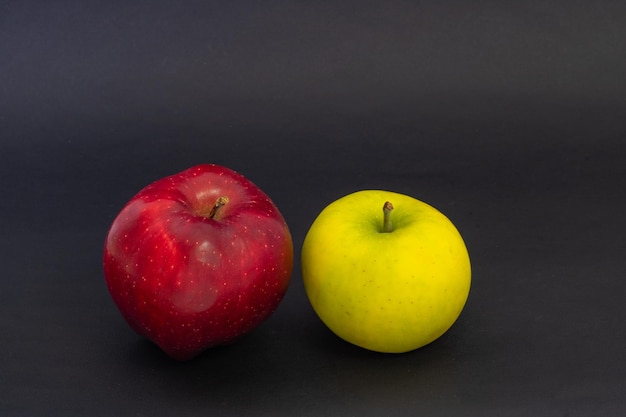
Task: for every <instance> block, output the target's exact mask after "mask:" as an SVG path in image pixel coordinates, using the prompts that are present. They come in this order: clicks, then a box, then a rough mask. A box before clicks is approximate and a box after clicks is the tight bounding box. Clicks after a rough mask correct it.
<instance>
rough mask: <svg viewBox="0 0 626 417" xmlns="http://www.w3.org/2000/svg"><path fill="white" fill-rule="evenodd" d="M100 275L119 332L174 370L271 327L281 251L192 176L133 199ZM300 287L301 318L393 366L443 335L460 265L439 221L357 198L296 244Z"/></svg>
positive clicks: (416, 208) (247, 186)
mask: <svg viewBox="0 0 626 417" xmlns="http://www.w3.org/2000/svg"><path fill="white" fill-rule="evenodd" d="M393 207H395V209H394V208H393ZM392 210H393V211H392ZM103 263H104V275H105V278H106V282H107V286H108V289H109V292H110V293H111V296H112V298H113V300H114V302H115V304H116V305H117V307H118V308H119V310H120V312H121V313H122V315H123V317H124V318H125V319H126V321H127V322H128V324H129V325H130V326H131V328H132V329H133V330H135V331H136V332H137V333H138V334H140V335H142V336H144V337H146V338H148V339H149V340H152V341H153V342H154V343H156V344H157V345H158V346H159V347H160V348H161V349H162V350H163V351H164V352H165V353H167V354H168V355H169V356H171V357H172V358H174V359H177V360H188V359H191V358H193V357H195V356H197V355H198V354H200V353H201V352H202V351H204V350H206V349H208V348H210V347H212V346H216V345H222V344H228V343H231V342H233V341H235V340H237V339H238V338H240V337H241V336H243V335H245V334H246V333H248V332H250V331H251V330H252V329H254V328H255V327H257V326H258V325H259V324H260V323H262V322H263V321H264V320H265V319H266V318H267V317H269V315H270V314H272V312H273V311H274V310H275V309H276V307H277V306H278V304H279V303H280V301H281V300H282V298H283V297H284V295H285V292H286V290H287V287H288V284H289V280H290V277H291V273H292V269H293V243H292V239H291V235H290V232H289V228H288V226H287V224H286V222H285V220H284V218H283V217H282V215H281V213H280V212H279V210H278V208H277V207H276V206H275V205H274V203H273V202H272V201H271V200H270V198H269V197H268V196H267V195H266V194H265V193H263V191H261V190H260V189H259V188H258V187H257V186H256V185H254V184H253V183H252V182H250V181H249V180H248V179H246V178H244V177H243V176H242V175H241V174H239V173H236V172H234V171H232V170H230V169H228V168H225V167H221V166H218V165H211V164H206V165H198V166H195V167H192V168H190V169H188V170H185V171H183V172H181V173H178V174H176V175H172V176H170V177H166V178H163V179H161V180H158V181H156V182H154V183H152V184H150V185H148V186H147V187H145V188H144V189H142V190H141V191H140V192H139V193H138V194H137V195H135V196H134V197H133V198H132V199H131V200H130V201H129V202H128V203H127V204H126V206H125V207H124V208H123V209H122V211H121V212H120V213H119V214H118V216H117V217H116V219H115V220H114V221H113V224H112V225H111V228H110V230H109V232H108V234H107V237H106V241H105V248H104V260H103ZM302 277H303V280H304V285H305V289H306V292H307V295H308V297H309V300H310V302H311V305H312V306H313V308H314V310H315V311H316V313H317V314H318V315H319V317H320V318H321V319H322V321H323V322H324V323H325V324H326V325H327V326H328V327H329V328H330V329H331V330H332V331H333V332H335V333H336V334H337V335H338V336H340V337H341V338H343V339H345V340H347V341H349V342H351V343H354V344H356V345H358V346H361V347H364V348H366V349H370V350H376V351H381V352H406V351H409V350H413V349H416V348H418V347H420V346H423V345H425V344H427V343H430V342H432V341H433V340H435V339H436V338H438V337H439V336H441V335H442V334H443V333H444V332H445V331H446V330H447V329H448V328H449V327H450V326H451V325H452V324H453V323H454V321H455V320H456V318H457V317H458V315H459V314H460V313H461V310H462V308H463V306H464V304H465V301H466V299H467V296H468V293H469V287H470V263H469V256H468V254H467V250H466V248H465V244H464V243H463V240H462V238H461V236H460V234H459V233H458V231H457V230H456V228H455V227H454V226H453V225H452V223H451V222H450V221H449V220H448V219H447V218H446V217H445V216H444V215H443V214H441V213H440V212H438V211H437V210H435V209H434V208H432V207H431V206H428V205H426V204H425V203H422V202H420V201H418V200H415V199H413V198H411V197H408V196H405V195H402V194H397V193H391V192H388V191H378V190H368V191H360V192H357V193H354V194H350V195H348V196H345V197H343V198H341V199H339V200H337V201H335V202H334V203H332V204H330V205H329V206H328V207H326V208H325V209H324V210H323V211H322V212H321V213H320V215H319V216H318V218H317V219H316V220H315V222H314V223H313V225H312V226H311V228H310V230H309V232H308V234H307V236H306V238H305V240H304V243H303V247H302Z"/></svg>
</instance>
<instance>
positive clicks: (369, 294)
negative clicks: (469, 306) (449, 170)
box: [302, 190, 471, 353]
mask: <svg viewBox="0 0 626 417" xmlns="http://www.w3.org/2000/svg"><path fill="white" fill-rule="evenodd" d="M387 202H390V203H391V206H388V205H387V204H386V203H387ZM384 206H387V209H386V210H383V207H384ZM385 211H387V213H386V214H385ZM385 217H387V221H385ZM302 277H303V280H304V286H305V290H306V293H307V296H308V298H309V301H310V302H311V305H312V307H313V309H314V310H315V312H316V313H317V315H318V316H319V317H320V319H321V320H322V321H323V322H324V323H325V324H326V325H327V326H328V327H329V328H330V330H332V331H333V332H334V333H335V334H336V335H338V336H339V337H341V338H343V339H344V340H346V341H348V342H350V343H353V344H355V345H357V346H360V347H363V348H365V349H369V350H373V351H378V352H389V353H401V352H407V351H411V350H414V349H417V348H419V347H421V346H424V345H426V344H428V343H430V342H432V341H434V340H435V339H437V338H438V337H440V336H441V335H442V334H444V333H445V332H446V331H447V330H448V329H449V328H450V327H451V326H452V324H453V323H454V322H455V321H456V319H457V318H458V316H459V315H460V313H461V311H462V309H463V307H464V305H465V302H466V300H467V298H468V295H469V290H470V281H471V268H470V259H469V255H468V252H467V248H466V246H465V243H464V241H463V239H462V238H461V235H460V234H459V232H458V230H457V229H456V228H455V226H454V225H453V224H452V223H451V222H450V220H448V218H446V216H444V215H443V214H442V213H441V212H439V211H438V210H436V209H435V208H433V207H431V206H430V205H428V204H426V203H423V202H421V201H419V200H417V199H415V198H412V197H410V196H406V195H403V194H398V193H393V192H389V191H383V190H365V191H359V192H356V193H353V194H349V195H347V196H345V197H343V198H340V199H339V200H337V201H335V202H333V203H331V204H330V205H328V206H327V207H326V208H325V209H324V210H323V211H322V212H321V213H320V214H319V216H318V217H317V218H316V219H315V221H314V222H313V224H312V226H311V228H310V230H309V231H308V233H307V235H306V237H305V240H304V244H303V247H302Z"/></svg>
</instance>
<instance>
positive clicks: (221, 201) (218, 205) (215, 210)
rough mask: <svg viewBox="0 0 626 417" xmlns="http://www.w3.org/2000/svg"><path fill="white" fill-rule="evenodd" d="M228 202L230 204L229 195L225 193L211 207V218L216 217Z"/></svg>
mask: <svg viewBox="0 0 626 417" xmlns="http://www.w3.org/2000/svg"><path fill="white" fill-rule="evenodd" d="M226 204H228V197H226V196H225V195H223V196H221V197H220V198H218V199H217V201H216V202H215V205H214V206H213V208H212V209H211V212H210V213H209V219H212V218H214V217H215V216H216V215H217V213H218V212H219V211H220V209H221V208H222V207H224V206H225V205H226Z"/></svg>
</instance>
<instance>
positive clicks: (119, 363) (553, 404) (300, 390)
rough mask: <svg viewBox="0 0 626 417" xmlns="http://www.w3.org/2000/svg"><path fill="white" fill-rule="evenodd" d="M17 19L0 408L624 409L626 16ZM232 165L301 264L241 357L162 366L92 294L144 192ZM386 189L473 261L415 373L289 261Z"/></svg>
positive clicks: (2, 112)
mask: <svg viewBox="0 0 626 417" xmlns="http://www.w3.org/2000/svg"><path fill="white" fill-rule="evenodd" d="M116 3H117V2H97V1H85V2H36V1H21V2H13V1H9V2H5V3H3V5H2V6H0V39H1V40H0V51H1V52H2V57H3V58H2V60H0V79H1V80H2V82H1V83H0V138H1V141H0V178H1V185H0V191H1V195H2V199H0V223H1V227H0V233H1V236H2V238H1V239H0V248H1V250H0V262H1V265H2V278H1V281H0V283H1V288H0V306H1V307H0V308H1V312H2V314H1V315H0V334H1V335H2V338H1V341H0V370H1V374H2V377H0V414H2V415H3V416H9V417H25V416H85V415H88V416H112V415H115V416H153V417H158V416H172V415H180V416H205V415H222V416H227V415H237V416H242V415H257V416H282V415H285V416H296V415H297V416H320V415H327V416H369V415H371V416H416V415H428V416H463V415H472V416H477V415H479V416H500V417H501V416H531V415H532V416H617V415H624V413H626V399H625V397H624V395H623V394H624V392H626V357H625V355H626V354H625V350H624V346H625V345H626V326H624V318H625V313H626V310H625V308H624V295H625V293H626V280H625V279H624V277H625V276H626V260H625V258H626V256H625V253H626V252H625V250H626V243H625V238H624V232H625V231H626V220H625V216H624V213H625V209H626V191H625V187H624V179H625V174H626V168H625V165H624V161H625V157H626V141H625V134H626V117H625V115H626V99H625V97H626V83H625V79H626V78H625V77H624V74H625V73H626V56H625V55H624V50H625V48H626V3H619V2H611V1H604V0H600V1H596V2H565V1H560V2H548V3H546V2H540V1H534V0H531V1H526V2H524V3H523V4H521V3H520V4H517V3H515V4H513V3H512V4H511V5H507V4H505V3H503V2H501V3H497V2H473V3H475V4H471V2H470V3H468V2H434V1H422V2H402V1H395V0H392V1H390V2H358V3H357V2H345V3H344V2H340V3H339V4H335V3H332V4H331V3H316V4H312V3H311V4H304V2H287V1H270V2H232V3H233V4H224V3H225V2H200V1H182V2H168V1H163V0H158V1H156V2H126V3H124V4H121V3H119V4H116ZM204 162H212V163H217V164H222V165H225V166H228V167H230V168H232V169H235V170H237V171H239V172H241V173H243V174H244V175H245V176H247V177H248V178H250V179H251V180H252V181H253V182H255V183H257V184H258V185H259V186H260V187H261V188H262V189H263V190H264V191H265V192H266V193H267V194H268V195H270V196H271V198H272V199H273V200H274V202H275V203H276V204H277V206H278V207H279V208H280V210H281V212H282V213H283V215H284V216H285V218H286V220H287V222H288V223H289V226H290V228H291V232H292V234H293V239H294V248H295V253H296V259H295V268H294V272H293V276H292V279H291V284H290V287H289V290H288V292H287V295H286V297H285V298H284V300H283V302H282V303H281V304H280V306H279V308H278V309H277V311H276V312H275V313H274V314H273V315H272V316H271V317H270V318H269V319H268V320H267V321H266V322H264V323H263V324H262V325H261V326H260V327H259V328H257V329H256V330H255V331H253V332H252V333H251V334H249V335H248V336H247V337H245V338H244V339H242V340H241V341H239V342H238V343H236V344H234V345H232V346H228V347H223V348H215V349H212V350H210V351H207V352H206V353H204V354H203V355H201V356H200V357H198V358H196V359H195V360H193V361H190V362H185V363H178V362H174V361H172V360H170V359H169V358H168V357H166V356H165V355H164V354H163V353H161V352H160V351H159V350H158V349H157V348H155V347H154V346H153V345H152V344H151V343H150V342H147V341H145V340H143V339H141V338H140V337H139V336H137V335H135V334H134V333H133V332H132V331H131V330H130V328H129V327H128V326H127V324H126V323H125V322H124V320H123V319H122V317H121V315H120V314H119V312H118V311H117V309H116V307H115V305H114V304H113V302H112V300H111V298H110V296H109V294H108V291H107V288H106V285H105V283H104V278H103V273H102V265H101V257H102V248H103V242H104V236H105V234H106V232H107V230H108V227H109V226H110V224H111V222H112V220H113V218H114V217H115V215H116V214H117V213H118V212H119V210H120V209H121V207H122V206H123V205H124V204H125V203H126V201H128V200H129V199H130V198H131V197H132V196H133V195H134V194H135V193H136V192H137V191H138V190H139V189H141V188H142V187H143V186H145V185H147V184H148V183H150V182H152V181H154V180H156V179H158V178H160V177H163V176H166V175H169V174H173V173H175V172H178V171H181V170H183V169H185V168H187V167H190V166H192V165H195V164H198V163H204ZM367 188H382V189H389V190H393V191H397V192H402V193H405V194H409V195H412V196H414V197H416V198H419V199H421V200H423V201H426V202H428V203H430V204H432V205H433V206H435V207H437V208H438V209H439V210H441V211H442V212H444V213H445V214H446V215H447V216H448V217H449V218H450V219H451V220H452V221H453V222H454V223H455V224H456V226H457V227H458V229H459V230H460V231H461V233H462V235H463V237H464V239H465V241H466V243H467V246H468V249H469V252H470V256H471V259H472V267H473V271H472V272H473V276H472V279H473V281H472V289H471V293H470V297H469V300H468V303H467V305H466V307H465V309H464V311H463V313H462V315H461V316H460V318H459V320H458V321H457V322H456V323H455V325H454V326H453V327H452V328H451V329H450V331H448V332H447V333H446V334H445V335H444V336H442V337H441V338H440V339H438V340H437V341H435V342H434V343H432V344H430V345H428V346H426V347H424V348H421V349H418V350H416V351H413V352H410V353H407V354H401V355H385V354H378V353H373V352H368V351H365V350H363V349H360V348H357V347H354V346H352V345H349V344H348V343H345V342H343V341H342V340H340V339H339V338H337V337H336V336H334V335H333V334H332V333H331V332H330V331H329V330H328V329H327V328H326V327H325V326H324V325H323V324H322V323H321V321H320V320H319V319H318V318H317V316H316V315H315V313H314V312H313V311H312V309H311V307H310V305H309V303H308V300H307V298H306V295H305V293H304V289H303V285H302V276H301V273H300V255H299V254H300V249H301V246H302V241H303V239H304V235H305V233H306V231H307V230H308V227H309V226H310V224H311V223H312V221H313V220H314V218H315V217H316V215H317V214H318V213H319V211H320V210H321V209H322V208H323V207H324V206H325V205H327V204H328V203H330V202H331V201H333V200H334V199H336V198H338V197H341V196H343V195H345V194H347V193H350V192H352V191H356V190H360V189H367Z"/></svg>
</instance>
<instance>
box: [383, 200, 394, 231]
mask: <svg viewBox="0 0 626 417" xmlns="http://www.w3.org/2000/svg"><path fill="white" fill-rule="evenodd" d="M392 210H393V204H391V203H390V202H389V201H385V204H384V205H383V233H391V232H393V224H392V223H391V211H392Z"/></svg>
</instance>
